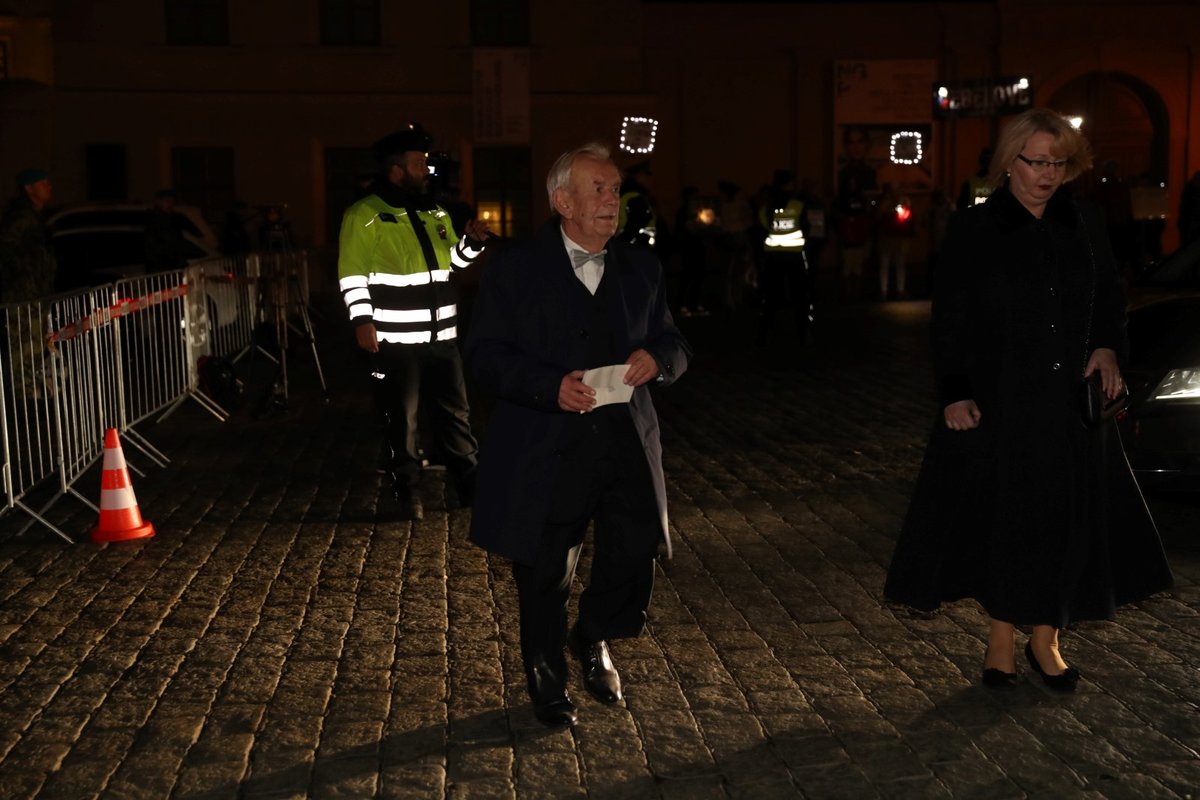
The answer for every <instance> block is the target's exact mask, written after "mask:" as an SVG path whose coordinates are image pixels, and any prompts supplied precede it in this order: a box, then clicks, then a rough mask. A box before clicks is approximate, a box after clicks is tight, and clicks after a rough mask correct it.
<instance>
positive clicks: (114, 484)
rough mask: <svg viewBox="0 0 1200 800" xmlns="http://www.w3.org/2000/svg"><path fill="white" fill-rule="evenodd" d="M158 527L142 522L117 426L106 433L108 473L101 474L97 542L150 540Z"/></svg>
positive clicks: (93, 534) (93, 539)
mask: <svg viewBox="0 0 1200 800" xmlns="http://www.w3.org/2000/svg"><path fill="white" fill-rule="evenodd" d="M153 535H154V526H153V525H151V524H150V523H149V522H143V521H142V512H141V511H139V510H138V504H137V498H136V497H134V496H133V485H132V484H131V483H130V482H129V470H128V469H127V468H126V466H125V454H124V453H123V452H121V443H120V442H119V441H117V429H116V428H109V429H108V431H107V432H105V434H104V472H103V473H102V474H101V476H100V522H99V523H97V525H96V527H95V528H93V529H92V541H93V542H124V541H128V540H129V539H148V538H149V537H151V536H153Z"/></svg>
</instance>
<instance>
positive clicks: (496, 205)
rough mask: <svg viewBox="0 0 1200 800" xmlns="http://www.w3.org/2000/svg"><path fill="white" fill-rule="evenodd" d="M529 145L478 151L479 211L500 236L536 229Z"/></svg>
mask: <svg viewBox="0 0 1200 800" xmlns="http://www.w3.org/2000/svg"><path fill="white" fill-rule="evenodd" d="M532 188H533V187H532V184H531V182H530V169H529V148H527V147H488V148H480V149H477V150H476V151H475V214H476V216H477V217H479V219H481V220H483V221H485V222H487V223H488V225H489V226H491V229H492V232H493V233H496V234H497V235H499V236H504V237H510V238H511V237H513V236H522V235H525V234H527V233H530V232H531V230H532V224H531V220H532V211H531V208H530V204H531V199H532V197H531V192H532Z"/></svg>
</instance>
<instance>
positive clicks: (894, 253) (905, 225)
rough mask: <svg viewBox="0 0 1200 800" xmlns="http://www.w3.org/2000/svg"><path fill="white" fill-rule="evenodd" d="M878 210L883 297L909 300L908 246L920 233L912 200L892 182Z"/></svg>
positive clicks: (885, 189) (880, 294)
mask: <svg viewBox="0 0 1200 800" xmlns="http://www.w3.org/2000/svg"><path fill="white" fill-rule="evenodd" d="M878 214H879V219H878V244H879V299H880V300H887V299H888V298H889V297H891V298H893V299H897V300H907V299H908V289H907V286H906V276H907V264H908V250H909V247H910V246H911V244H912V240H913V238H914V237H915V236H916V233H917V220H916V218H915V217H914V216H913V207H912V200H911V199H909V197H908V195H906V194H903V193H901V192H900V190H899V189H898V188H897V187H896V185H895V184H894V183H889V184H888V185H887V186H886V187H884V190H883V195H882V196H881V197H880V198H879V207H878ZM893 271H894V273H895V279H896V286H895V291H894V292H890V293H889V288H890V278H891V277H892V273H893Z"/></svg>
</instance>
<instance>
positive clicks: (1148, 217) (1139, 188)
mask: <svg viewBox="0 0 1200 800" xmlns="http://www.w3.org/2000/svg"><path fill="white" fill-rule="evenodd" d="M1049 105H1050V107H1051V108H1054V109H1056V110H1058V111H1060V112H1062V113H1064V114H1071V115H1074V114H1078V115H1079V116H1081V117H1083V120H1084V122H1083V128H1082V130H1083V132H1084V135H1086V136H1087V138H1088V141H1089V142H1090V143H1091V145H1092V153H1093V155H1094V156H1095V168H1094V169H1092V170H1091V171H1089V172H1087V173H1085V174H1084V175H1082V176H1080V178H1079V181H1078V189H1079V190H1080V191H1082V192H1085V193H1087V194H1088V195H1090V196H1091V197H1092V199H1093V200H1095V201H1096V202H1098V203H1099V204H1100V206H1101V208H1102V209H1103V210H1104V212H1105V215H1106V217H1107V219H1108V222H1109V235H1110V237H1111V239H1112V243H1113V250H1114V251H1115V253H1116V255H1117V260H1118V262H1119V263H1121V264H1122V266H1123V267H1124V268H1126V269H1133V270H1136V269H1138V268H1140V267H1142V266H1144V265H1145V264H1147V263H1149V262H1152V261H1156V260H1158V259H1160V258H1161V257H1162V235H1163V232H1164V229H1165V223H1166V221H1165V219H1164V215H1166V214H1168V213H1169V212H1168V209H1167V190H1166V183H1165V181H1166V178H1167V165H1168V153H1167V145H1168V141H1169V130H1168V128H1169V125H1168V123H1169V120H1168V118H1167V107H1166V104H1165V103H1164V102H1163V100H1162V97H1161V96H1160V95H1159V94H1158V92H1157V91H1155V90H1154V89H1153V88H1152V87H1150V86H1149V85H1148V84H1146V83H1145V82H1143V81H1141V80H1140V79H1138V78H1135V77H1133V76H1132V75H1128V74H1125V73H1120V72H1091V73H1088V74H1086V75H1081V76H1079V77H1078V78H1075V79H1074V80H1072V81H1070V82H1069V83H1066V84H1064V85H1063V86H1061V87H1060V88H1059V89H1058V90H1057V91H1056V92H1054V94H1053V96H1052V97H1051V99H1050V104H1049Z"/></svg>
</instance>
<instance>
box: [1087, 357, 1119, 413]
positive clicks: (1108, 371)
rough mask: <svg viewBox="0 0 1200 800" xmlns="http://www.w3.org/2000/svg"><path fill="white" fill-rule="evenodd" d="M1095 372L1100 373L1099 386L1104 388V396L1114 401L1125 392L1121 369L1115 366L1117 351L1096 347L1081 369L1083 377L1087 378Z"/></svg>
mask: <svg viewBox="0 0 1200 800" xmlns="http://www.w3.org/2000/svg"><path fill="white" fill-rule="evenodd" d="M1096 370H1099V371H1100V385H1101V386H1103V387H1104V396H1105V397H1107V398H1108V399H1109V400H1115V399H1116V398H1117V397H1119V396H1120V395H1121V394H1122V393H1123V392H1124V391H1125V381H1123V380H1121V368H1120V367H1119V366H1118V365H1117V351H1116V350H1112V349H1111V348H1108V347H1097V348H1096V349H1095V350H1093V351H1092V357H1091V358H1089V359H1088V362H1087V366H1086V367H1084V368H1083V377H1085V378H1086V377H1088V376H1089V375H1091V374H1092V373H1093V372H1095V371H1096Z"/></svg>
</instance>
